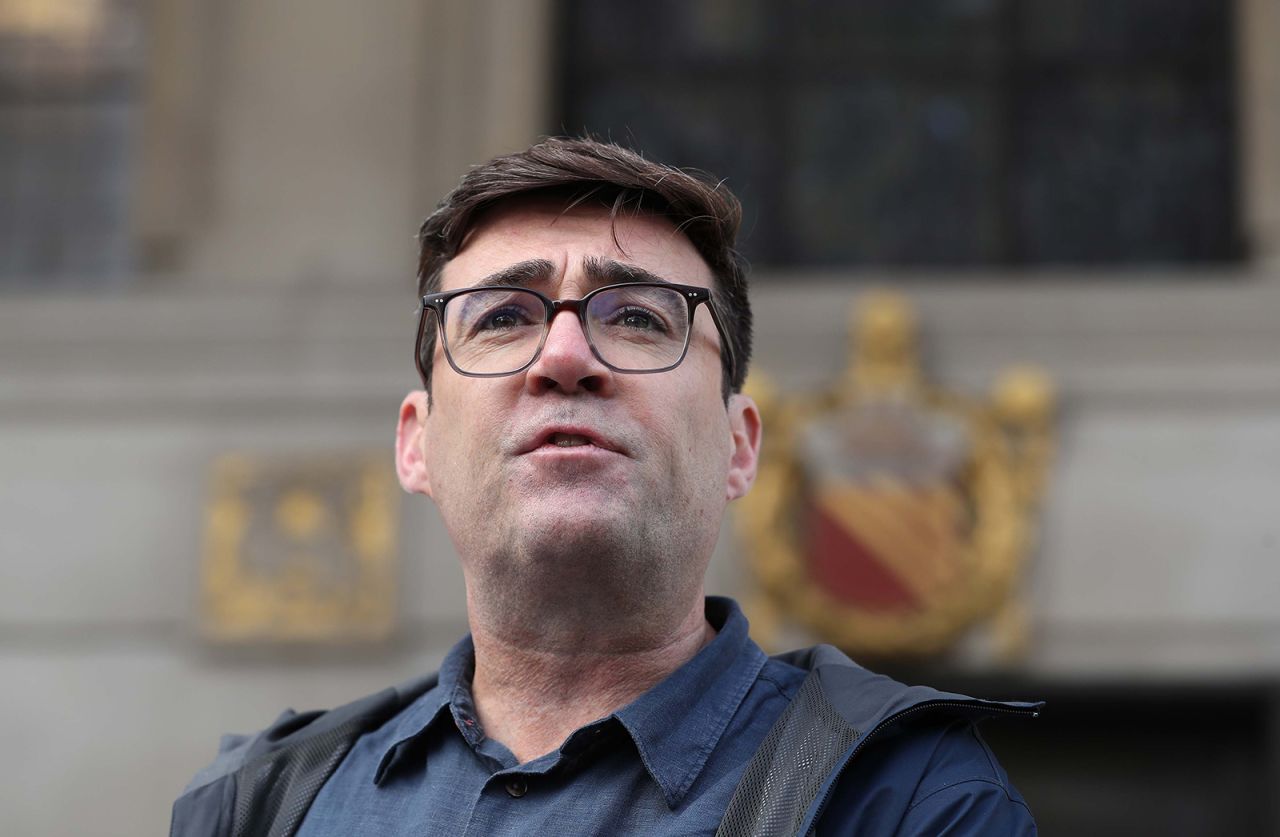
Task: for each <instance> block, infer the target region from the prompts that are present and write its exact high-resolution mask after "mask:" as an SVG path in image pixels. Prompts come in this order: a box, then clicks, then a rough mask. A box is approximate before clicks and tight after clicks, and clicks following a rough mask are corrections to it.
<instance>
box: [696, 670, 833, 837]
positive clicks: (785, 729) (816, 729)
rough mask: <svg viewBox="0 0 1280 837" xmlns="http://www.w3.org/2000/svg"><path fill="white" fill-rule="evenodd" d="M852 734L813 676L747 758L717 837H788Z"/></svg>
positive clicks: (798, 826)
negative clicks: (747, 760)
mask: <svg viewBox="0 0 1280 837" xmlns="http://www.w3.org/2000/svg"><path fill="white" fill-rule="evenodd" d="M857 737H858V733H857V731H856V730H854V729H853V728H852V727H850V726H849V724H848V722H847V721H845V720H844V718H842V717H840V713H838V712H837V711H836V710H835V707H833V706H832V705H831V703H830V702H829V701H828V700H827V698H826V696H825V695H824V694H823V692H822V686H821V685H820V684H819V683H818V678H817V677H816V676H814V675H810V676H809V677H806V678H805V680H804V683H803V684H802V685H801V686H800V690H799V691H798V692H796V696H795V698H794V699H793V700H792V701H791V703H790V704H789V705H788V706H787V708H786V709H785V710H783V712H782V715H781V716H780V717H779V718H778V720H777V721H775V722H774V725H773V728H772V729H770V730H769V734H768V735H767V736H765V739H764V743H762V744H761V745H760V749H759V750H757V751H756V754H755V755H754V756H752V758H751V762H750V763H749V764H748V765H747V769H746V771H745V772H744V773H743V775H742V780H741V781H740V782H739V783H738V787H737V789H735V790H734V792H733V799H731V800H730V801H729V807H728V809H726V811H725V815H724V819H723V820H721V822H720V829H719V830H718V831H717V832H716V834H717V837H745V835H753V837H754V836H755V835H758V836H759V837H764V836H765V835H769V837H773V835H784V834H785V835H792V834H795V833H797V829H799V828H800V824H801V823H802V822H803V821H804V815H805V812H806V811H807V810H808V809H809V806H810V805H811V804H812V803H813V801H814V799H816V798H817V796H818V791H820V790H821V789H822V785H823V782H824V780H825V779H826V778H827V776H828V775H829V774H830V773H831V771H832V770H833V769H835V767H836V765H837V763H838V762H839V761H840V758H841V756H843V755H844V754H845V752H847V751H848V749H849V747H850V745H852V744H853V741H854V739H856V738H857Z"/></svg>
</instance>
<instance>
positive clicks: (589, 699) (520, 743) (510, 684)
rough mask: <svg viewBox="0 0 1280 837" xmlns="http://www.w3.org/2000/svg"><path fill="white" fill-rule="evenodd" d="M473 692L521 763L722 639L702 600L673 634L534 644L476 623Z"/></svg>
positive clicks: (492, 729)
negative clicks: (712, 641) (717, 637)
mask: <svg viewBox="0 0 1280 837" xmlns="http://www.w3.org/2000/svg"><path fill="white" fill-rule="evenodd" d="M471 623H472V624H471V634H472V640H473V642H474V643H475V651H476V668H475V677H474V679H473V681H472V693H473V696H474V699H475V704H476V713H477V715H478V716H479V720H480V723H481V725H482V726H483V727H484V730H485V734H486V735H487V736H488V737H490V738H493V739H495V740H497V741H500V742H502V743H503V744H504V745H506V746H507V748H508V749H510V750H511V752H512V753H513V754H514V755H515V757H516V759H517V760H518V761H519V762H520V763H522V764H523V763H525V762H528V761H531V760H532V759H535V758H537V757H538V756H541V755H543V754H545V753H549V752H551V751H552V750H554V749H555V748H557V747H559V746H560V745H561V744H562V743H564V740H565V739H566V738H567V737H568V736H569V734H570V733H572V732H573V731H574V730H575V729H578V728H579V727H582V726H584V725H585V724H589V723H591V722H592V721H595V720H598V719H600V718H603V717H605V716H606V715H608V714H610V713H611V712H614V711H616V710H618V709H620V708H622V707H623V706H626V705H627V704H628V703H630V702H631V701H633V700H635V699H636V698H638V697H639V696H640V695H642V694H643V693H644V692H646V691H648V690H649V689H651V688H652V687H653V686H655V685H657V684H658V683H659V682H661V681H662V680H663V679H664V678H666V677H667V675H669V674H671V673H672V672H673V671H675V670H676V669H677V668H679V667H680V666H682V665H684V664H685V663H686V662H688V661H689V660H690V659H692V658H693V656H694V655H695V654H697V653H698V651H699V650H701V649H702V647H703V646H705V645H706V644H707V643H708V642H710V641H711V640H712V639H713V638H714V637H715V630H714V629H713V628H712V627H711V625H710V624H708V622H707V620H706V617H705V615H704V614H703V600H702V595H701V591H699V594H698V597H697V601H696V603H694V604H693V606H691V607H690V608H689V609H688V610H687V612H686V613H684V614H683V615H682V616H681V618H679V619H678V620H675V621H673V622H671V623H669V625H668V626H667V629H666V630H653V627H652V626H651V629H650V631H649V632H647V635H646V636H645V637H644V638H643V639H642V640H640V639H638V638H637V637H636V636H635V635H634V634H631V635H627V636H623V635H617V636H609V635H608V634H607V633H606V632H605V631H602V630H601V629H600V627H599V626H598V625H596V626H592V627H587V628H585V629H584V631H583V632H582V635H581V640H582V641H581V642H579V643H567V642H564V641H563V637H561V638H559V639H558V640H557V641H555V642H553V643H544V644H538V643H536V642H531V641H530V639H531V637H530V635H529V632H527V631H521V632H520V633H519V634H516V635H508V634H507V633H506V632H504V631H502V630H501V629H500V628H499V629H494V628H492V627H491V626H489V625H487V624H485V623H484V621H483V620H478V619H476V618H475V615H474V614H473V616H472V619H471Z"/></svg>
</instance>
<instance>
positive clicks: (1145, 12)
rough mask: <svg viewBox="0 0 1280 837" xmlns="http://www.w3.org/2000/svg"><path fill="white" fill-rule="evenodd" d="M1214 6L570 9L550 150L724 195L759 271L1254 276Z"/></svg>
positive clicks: (938, 0) (1095, 0) (878, 4)
mask: <svg viewBox="0 0 1280 837" xmlns="http://www.w3.org/2000/svg"><path fill="white" fill-rule="evenodd" d="M1232 11H1233V10H1232V6H1231V4H1230V3H1225V2H1221V0H1072V2H1069V3H1064V2H1060V0H911V2H902V0H858V2H848V3H840V2H831V1H830V0H827V1H826V2H820V0H789V2H767V0H659V1H658V2H653V1H652V0H651V2H646V3H634V2H629V0H564V2H563V3H562V6H561V13H562V14H561V19H560V24H559V27H558V31H559V34H560V38H561V41H560V44H559V54H560V56H561V66H560V84H559V95H560V100H559V107H558V110H559V114H558V118H557V122H558V124H557V129H558V130H561V131H564V132H567V133H580V132H583V131H590V132H592V133H593V134H596V135H598V136H602V137H608V138H612V139H614V140H615V141H620V142H623V143H625V144H628V145H631V146H633V147H635V148H638V149H640V150H641V151H643V152H644V153H646V154H647V155H648V156H651V157H654V158H657V159H662V160H664V161H672V162H677V163H679V164H681V165H687V166H694V167H699V168H705V169H708V170H710V171H713V172H715V173H716V174H717V175H719V176H723V177H726V178H727V179H728V181H729V184H730V185H731V186H732V187H733V188H734V190H735V191H736V192H737V193H738V194H739V196H741V197H742V199H743V203H744V205H745V207H746V217H747V220H746V224H745V231H746V236H745V239H744V250H745V251H746V252H747V254H748V256H750V257H751V258H752V259H753V260H754V261H756V262H757V263H765V264H809V265H827V264H829V265H857V264H899V265H912V264H919V265H971V264H1044V263H1152V262H1204V261H1220V260H1230V259H1234V258H1238V257H1239V256H1240V245H1239V240H1238V239H1239V233H1238V222H1237V217H1238V213H1237V208H1236V195H1235V128H1234V101H1233V81H1232V80H1233V67H1232V61H1231V57H1232V42H1231V29H1232Z"/></svg>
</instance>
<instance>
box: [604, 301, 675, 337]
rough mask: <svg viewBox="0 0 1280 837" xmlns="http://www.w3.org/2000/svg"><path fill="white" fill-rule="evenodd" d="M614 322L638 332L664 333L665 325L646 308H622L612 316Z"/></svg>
mask: <svg viewBox="0 0 1280 837" xmlns="http://www.w3.org/2000/svg"><path fill="white" fill-rule="evenodd" d="M614 322H616V323H618V324H619V325H622V326H625V327H627V328H634V329H637V330H639V331H663V332H664V331H666V330H667V326H666V323H664V322H663V321H662V318H661V317H659V316H658V315H657V314H655V313H653V312H652V311H650V310H648V309H646V308H638V307H634V306H633V307H630V308H624V309H622V310H621V311H619V312H618V313H617V314H616V315H615V316H614Z"/></svg>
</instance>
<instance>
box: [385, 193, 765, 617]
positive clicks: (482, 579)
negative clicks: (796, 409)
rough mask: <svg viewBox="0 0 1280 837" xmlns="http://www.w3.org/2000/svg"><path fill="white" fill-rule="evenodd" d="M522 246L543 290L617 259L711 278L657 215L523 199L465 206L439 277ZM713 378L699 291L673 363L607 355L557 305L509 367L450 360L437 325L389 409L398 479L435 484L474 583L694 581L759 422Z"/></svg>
mask: <svg viewBox="0 0 1280 837" xmlns="http://www.w3.org/2000/svg"><path fill="white" fill-rule="evenodd" d="M619 245H620V246H619ZM534 260H540V261H543V262H545V263H546V264H545V265H544V266H543V269H542V270H541V271H540V272H537V275H535V276H534V277H533V278H532V279H531V280H529V281H527V282H525V284H526V285H527V286H528V287H530V288H532V289H534V290H538V291H541V292H542V293H544V294H546V295H547V296H550V297H552V298H578V297H581V296H582V295H584V294H586V293H587V292H589V291H591V290H593V289H594V288H596V287H599V286H601V285H603V284H610V283H613V282H616V281H618V278H619V276H623V275H625V274H626V272H627V269H628V268H640V269H642V270H644V271H647V272H648V273H650V274H653V275H655V276H657V277H661V278H663V279H666V280H669V281H672V282H677V283H681V284H688V285H699V286H703V287H711V286H712V285H713V278H712V275H711V272H710V270H709V268H708V267H707V265H706V263H705V262H704V261H703V260H702V258H701V256H699V254H698V252H697V251H696V250H695V249H694V247H693V245H692V244H691V243H690V242H689V240H688V239H687V238H686V237H685V236H684V235H683V234H682V233H680V232H678V231H677V230H676V229H675V228H674V227H673V226H672V225H671V223H670V222H668V221H666V220H665V219H662V218H658V217H655V216H649V215H639V216H620V217H618V218H616V219H612V220H611V219H610V217H609V214H608V212H607V211H605V210H603V209H599V208H595V207H578V208H575V209H573V210H571V211H568V212H565V211H564V210H563V207H562V205H561V204H559V203H548V202H543V201H530V200H525V201H520V202H512V203H509V204H506V205H503V206H500V207H498V208H496V209H493V210H491V211H490V212H488V213H487V214H486V215H485V216H484V217H483V218H482V219H481V220H480V221H479V223H478V224H477V225H476V227H474V228H473V230H472V231H471V233H470V235H469V236H468V238H467V240H466V242H465V243H464V245H463V247H462V249H461V250H460V252H459V253H458V255H457V256H456V257H455V258H454V259H453V260H452V261H450V262H449V263H448V265H447V266H446V268H445V270H444V275H443V283H442V285H443V290H452V289H455V288H463V287H469V286H473V285H477V284H480V283H482V282H484V281H485V280H487V279H488V280H490V281H492V278H493V276H494V275H495V274H498V273H501V272H503V271H508V270H510V269H511V268H512V267H513V266H517V265H521V264H527V263H529V262H531V261H534ZM548 267H549V269H548ZM526 278H527V277H526ZM720 385H721V361H720V345H719V336H718V334H717V332H716V329H715V326H714V324H713V322H712V320H711V317H710V314H709V312H708V311H707V309H706V307H705V306H699V308H698V309H697V316H696V318H695V321H694V324H693V331H692V335H691V338H690V343H689V350H688V354H687V355H686V357H685V359H684V361H683V363H681V365H680V366H678V367H677V368H676V369H674V370H671V371H669V372H662V373H656V374H626V373H618V372H614V371H612V370H611V369H609V368H608V367H607V366H605V365H604V364H603V363H601V362H600V360H599V359H597V358H596V357H595V355H594V354H593V353H592V351H591V348H590V346H589V344H588V343H587V340H586V337H585V335H584V334H583V332H582V327H581V324H580V322H579V320H578V319H577V317H576V315H575V314H573V313H571V312H562V313H560V314H558V315H557V316H556V317H555V318H554V320H553V321H552V323H551V328H550V332H549V333H548V335H547V338H546V343H545V345H544V346H543V349H542V353H541V355H540V356H539V357H538V359H537V360H536V361H535V362H534V364H533V365H532V366H531V367H529V369H527V370H526V371H524V372H521V373H519V374H516V375H511V376H507V377H502V378H469V377H464V376H461V375H459V374H458V373H457V372H455V371H454V370H453V369H452V368H451V367H450V366H449V364H448V363H447V361H446V360H445V358H444V354H443V348H442V346H441V345H440V343H439V342H438V341H437V344H436V354H435V358H434V362H433V382H432V395H433V400H432V405H431V407H430V409H429V410H428V408H427V405H426V398H425V394H423V393H413V394H411V395H410V396H409V397H408V398H407V399H406V400H405V404H404V406H403V407H402V410H401V426H400V437H399V444H398V464H399V468H400V475H401V480H402V483H403V484H404V485H405V487H406V488H407V489H409V490H412V491H417V492H420V493H423V494H427V495H429V496H431V497H432V498H433V499H434V500H435V501H436V503H437V505H438V506H439V508H440V511H441V514H442V516H443V518H444V521H445V524H446V525H447V527H448V528H449V531H450V534H451V535H452V537H453V539H454V542H455V543H456V544H457V546H458V549H459V553H460V554H461V556H462V560H463V569H464V573H465V574H466V575H467V580H468V589H469V594H471V595H475V590H474V589H473V588H474V587H476V586H477V584H479V585H481V586H484V587H486V588H493V587H495V586H496V587H497V588H498V589H502V590H509V589H510V585H517V586H518V588H517V589H519V590H521V591H525V590H528V589H530V587H534V588H537V587H541V586H542V585H543V584H544V583H547V582H549V581H550V582H553V583H554V584H555V590H558V591H560V592H563V593H567V592H571V591H575V590H577V588H580V587H582V586H584V585H585V586H587V587H590V588H591V589H592V590H594V591H595V592H598V593H601V594H602V595H604V596H606V597H607V596H609V595H612V594H611V593H609V592H608V591H609V590H610V589H611V588H613V587H614V586H617V588H618V589H617V590H616V591H614V593H617V594H620V593H622V592H624V591H626V590H630V591H631V593H632V595H633V596H638V598H644V596H643V595H639V594H638V593H636V591H637V585H639V586H640V587H641V588H643V589H645V590H646V591H649V592H650V593H652V594H661V595H667V596H670V595H674V594H677V593H680V594H688V593H690V592H693V593H699V592H700V591H701V579H702V575H703V574H704V572H705V568H706V563H707V561H708V560H709V558H710V554H711V551H712V549H713V548H714V545H715V540H716V537H717V535H718V532H719V527H720V520H721V517H722V515H723V511H724V507H725V504H726V502H727V501H728V500H730V499H733V498H735V497H737V496H740V495H741V494H743V493H745V492H746V490H747V488H748V487H749V486H750V484H751V481H752V479H753V478H754V475H755V465H756V454H757V450H758V445H759V438H760V426H759V416H758V414H757V412H756V409H755V406H754V404H752V403H751V401H750V399H748V398H746V397H744V396H741V395H735V396H733V397H731V399H730V401H729V404H728V406H727V407H726V404H725V403H724V401H723V400H722V397H721V388H720ZM691 585H692V589H690V586H691ZM546 592H548V594H550V593H551V592H552V591H546ZM577 592H581V591H580V590H577ZM615 606H616V605H615Z"/></svg>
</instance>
